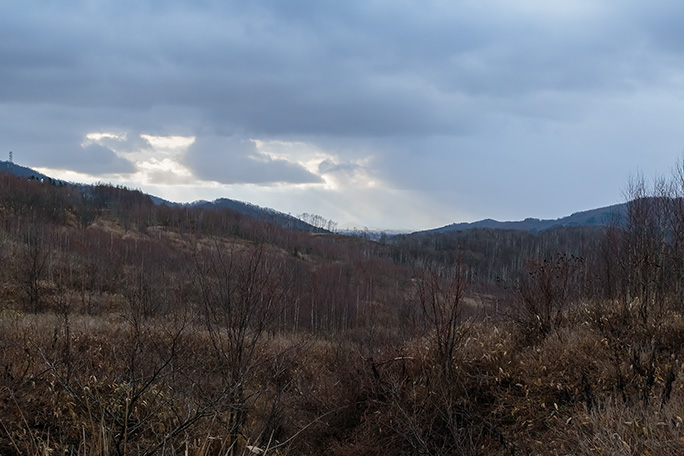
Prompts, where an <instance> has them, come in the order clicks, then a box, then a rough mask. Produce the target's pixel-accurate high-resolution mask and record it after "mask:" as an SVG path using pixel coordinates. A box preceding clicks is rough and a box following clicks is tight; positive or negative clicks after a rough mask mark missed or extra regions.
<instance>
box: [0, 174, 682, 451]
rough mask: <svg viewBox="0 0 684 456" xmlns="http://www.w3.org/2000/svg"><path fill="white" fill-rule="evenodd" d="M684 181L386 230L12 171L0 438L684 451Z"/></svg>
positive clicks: (3, 230)
mask: <svg viewBox="0 0 684 456" xmlns="http://www.w3.org/2000/svg"><path fill="white" fill-rule="evenodd" d="M683 192H684V185H682V182H681V180H678V179H674V180H673V181H672V182H671V183H669V182H666V181H660V182H658V183H657V184H656V185H655V186H654V187H653V188H648V187H647V186H646V185H645V183H644V182H643V181H640V180H636V181H635V182H633V183H632V184H631V186H630V189H629V199H630V203H629V208H628V214H627V218H626V221H625V223H623V224H615V226H612V227H609V228H606V229H585V228H575V229H558V230H553V231H552V232H545V233H541V234H539V235H531V234H529V233H514V232H501V231H492V230H477V231H472V232H468V233H457V234H452V235H448V234H439V235H427V236H422V237H419V236H409V237H404V238H398V239H397V240H395V241H393V242H391V243H389V244H378V243H373V242H369V241H367V240H363V239H356V238H348V237H344V236H336V235H330V236H312V235H311V234H308V233H302V232H296V231H290V230H286V229H283V228H279V227H276V226H273V225H271V224H268V223H266V222H259V221H256V220H253V219H249V218H246V217H241V216H239V215H238V214H235V213H233V212H230V211H227V210H223V211H221V210H199V209H193V208H189V207H167V206H155V205H154V204H153V203H152V201H151V200H150V199H149V198H148V197H146V196H145V195H143V194H142V193H140V192H134V191H129V190H126V189H122V188H114V187H109V186H96V187H88V188H84V189H79V188H76V187H72V186H65V185H55V183H51V182H38V181H31V180H25V179H19V178H15V177H12V176H7V175H2V174H0V245H2V249H1V250H0V255H1V258H2V264H3V268H2V269H1V270H0V298H1V299H2V307H1V309H0V348H1V349H0V404H1V405H0V454H3V455H5V454H7V455H12V454H32V455H38V454H41V455H42V454H49V453H52V454H73V455H94V454H98V455H124V454H131V455H132V454H148V455H150V454H165V455H181V454H183V455H185V454H195V455H224V454H280V455H286V454H293V455H294V454H297V455H299V454H333V455H352V454H354V455H358V454H368V455H370V454H407V455H408V454H411V455H412V454H443V455H451V454H465V455H468V454H471V455H479V454H482V455H484V454H494V455H496V454H499V455H511V454H567V455H569V454H605V455H608V454H611V455H612V454H652V455H655V454H681V453H682V452H684V384H683V383H682V369H684V364H683V363H684V357H683V355H684V349H683V348H682V347H684V344H683V342H684V305H682V302H683V301H682V299H683V296H684V294H682V293H683V292H682V290H684V287H682V283H683V282H682V279H684V262H683V260H682V258H684V256H683V255H684V252H683V251H682V249H683V248H684V247H683V246H684V234H683V233H684V205H682V198H681V196H682V194H683Z"/></svg>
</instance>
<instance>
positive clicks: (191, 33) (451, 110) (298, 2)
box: [0, 0, 684, 216]
mask: <svg viewBox="0 0 684 456" xmlns="http://www.w3.org/2000/svg"><path fill="white" fill-rule="evenodd" d="M683 16H684V6H682V5H681V4H680V3H679V2H675V1H664V2H657V3H649V4H645V3H643V2H639V1H636V0H627V1H624V2H613V1H607V0H605V1H596V2H594V1H577V0H573V1H558V2H541V1H531V2H508V1H505V0H485V1H481V2H462V1H454V2H441V1H432V0H428V1H404V2H394V1H389V0H381V1H377V2H367V1H360V0H358V1H355V0H352V1H344V2H340V1H326V0H323V1H320V0H318V1H314V0H292V1H287V2H282V1H276V0H267V1H261V2H221V1H215V0H200V1H193V2H188V1H182V0H170V1H165V2H156V1H152V0H146V1H132V0H123V1H116V2H115V1H111V0H109V1H108V0H105V1H101V2H90V1H86V0H75V1H70V2H53V1H47V0H38V1H36V2H1V3H0V62H2V65H0V147H5V148H6V149H7V150H14V151H15V157H17V159H19V158H20V157H23V158H24V159H25V162H24V163H25V164H27V165H32V166H45V167H64V166H68V167H71V168H73V169H75V170H83V171H88V172H92V173H101V172H105V171H104V169H105V168H107V167H110V168H111V169H112V170H118V171H119V172H127V171H126V170H128V171H130V169H131V166H132V165H130V164H129V163H128V162H127V161H126V160H122V159H119V158H118V157H116V156H115V155H114V154H113V153H112V149H113V150H117V152H119V151H120V150H121V147H124V146H125V147H127V148H129V149H136V148H138V149H139V148H146V147H148V146H149V145H145V144H144V143H136V144H134V143H131V144H121V143H117V144H108V143H107V142H106V141H103V142H101V143H100V144H101V146H103V147H101V148H93V147H88V148H86V149H83V148H82V147H81V146H80V144H81V143H82V141H83V137H84V135H85V134H87V133H90V132H96V131H102V132H107V131H114V132H128V133H129V136H128V138H129V141H133V140H134V139H135V138H138V137H139V136H138V134H139V133H143V134H151V135H185V136H195V137H196V138H197V141H196V143H195V144H194V145H193V146H192V147H191V148H190V150H189V151H188V153H187V154H186V156H185V158H184V160H185V162H184V164H185V165H187V166H188V167H189V168H190V169H191V170H192V171H193V172H194V173H195V175H196V176H198V177H201V178H203V179H210V180H216V181H219V182H224V183H247V182H248V183H254V184H268V185H270V184H272V183H274V182H290V183H310V182H320V177H318V176H316V175H314V174H311V173H309V172H308V171H307V170H306V169H305V168H303V167H302V166H300V165H298V164H297V163H293V162H288V161H285V160H281V159H270V158H268V157H267V156H264V155H259V154H258V153H257V151H255V150H254V146H253V143H251V142H249V141H247V139H249V138H252V139H264V140H267V139H283V140H288V141H304V142H308V143H313V144H315V145H320V147H325V148H327V149H330V150H333V151H335V154H337V155H338V158H339V160H338V162H339V163H353V159H356V158H359V152H358V149H359V148H362V149H364V150H367V155H372V156H373V157H374V160H373V163H374V164H375V165H376V169H373V170H371V171H372V173H373V174H374V175H377V176H378V177H380V178H381V179H382V182H384V184H385V185H388V186H392V187H394V188H407V189H411V190H413V191H420V192H424V194H425V195H433V196H434V197H435V198H436V199H439V200H440V201H445V202H446V201H449V199H452V200H458V201H455V202H453V203H452V204H454V205H466V204H467V205H469V206H470V207H473V208H475V207H481V208H483V209H481V211H482V213H481V215H483V216H496V213H490V212H487V211H488V210H490V209H489V208H497V209H496V210H500V211H501V212H504V211H506V210H507V209H506V208H513V207H515V211H526V212H527V213H526V214H521V215H523V216H526V215H539V216H543V215H544V213H539V214H532V213H531V212H532V210H530V209H524V208H525V207H527V208H537V207H538V208H546V209H544V210H545V211H547V212H548V211H564V210H565V206H564V207H563V208H559V207H556V206H554V205H553V201H554V200H555V201H561V200H568V202H567V205H571V204H572V202H571V201H570V200H569V197H568V196H567V195H568V194H571V193H572V191H573V189H574V188H575V187H576V186H577V178H576V176H585V177H586V179H589V177H591V176H597V175H601V176H606V175H611V176H612V175H615V176H617V177H615V178H605V177H604V178H602V179H593V178H592V179H593V180H591V181H587V182H585V183H583V184H582V187H583V188H585V189H587V190H586V192H585V193H583V194H582V195H579V196H577V198H582V202H578V203H577V206H576V207H573V208H572V209H573V210H580V209H583V208H585V207H586V206H591V205H594V204H597V203H598V202H599V200H600V202H609V203H612V202H614V201H612V200H611V198H613V195H615V194H616V193H617V194H619V189H614V188H612V186H614V185H615V184H616V181H621V180H622V179H624V178H625V175H626V173H628V172H631V171H634V170H635V169H637V168H641V169H643V170H644V171H646V172H648V171H649V170H650V168H649V167H651V168H652V169H653V172H655V171H657V169H656V165H655V164H656V163H657V164H658V166H660V165H661V164H662V163H664V162H668V161H672V160H671V158H672V157H674V156H676V154H678V153H680V151H681V134H680V130H681V128H680V126H678V125H677V124H676V121H675V119H678V118H681V114H682V111H684V109H683V108H682V102H680V101H679V100H682V99H684V83H683V82H682V80H681V74H684V44H683V43H684V31H683V30H684V29H682V27H681V26H680V24H679V22H680V18H681V17H683ZM222 138H223V139H222ZM226 138H232V139H226ZM236 138H240V139H236ZM654 144H655V145H656V146H655V147H656V149H655V150H657V151H658V152H657V153H656V155H657V158H653V157H654V156H655V155H654V152H653V150H654V147H653V146H652V145H654ZM107 147H108V149H107ZM1 150H2V149H0V151H1ZM644 150H649V151H650V152H649V157H650V158H649V159H646V157H645V154H644ZM91 157H99V158H98V160H97V161H93V162H89V161H88V160H90V159H91ZM581 160H583V161H584V162H585V163H586V162H587V160H590V163H591V171H586V170H583V167H582V165H581V164H579V163H580V161H581ZM331 163H332V162H330V163H328V165H330V164H331ZM559 164H563V166H560V167H559ZM321 166H324V165H323V164H321ZM322 169H323V168H322ZM326 169H328V168H326ZM569 170H573V171H572V173H574V174H572V175H571V173H570V171H569ZM333 171H334V172H348V173H353V172H354V170H353V169H346V170H345V169H340V168H338V169H333V168H330V171H329V172H333ZM558 172H560V173H561V174H562V175H560V176H558V175H556V177H555V178H554V179H549V178H548V177H547V176H548V175H552V174H553V173H558ZM155 176H156V178H155V179H156V180H157V181H160V182H161V181H164V180H165V179H166V178H165V177H164V174H158V175H157V174H155ZM175 178H179V177H178V176H176V177H175ZM169 179H170V178H169ZM484 182H488V183H487V184H484ZM541 186H551V187H555V188H556V190H555V191H553V192H552V191H550V190H548V189H546V191H544V192H543V195H539V194H538V193H537V192H538V191H539V188H540V187H541ZM609 186H611V188H610V189H609ZM474 189H479V190H478V191H475V190H474ZM511 189H515V191H512V190H511ZM498 195H506V198H505V199H507V200H510V199H511V198H517V199H518V200H517V201H515V202H514V203H511V202H510V201H509V202H508V203H506V202H505V201H504V202H501V203H500V202H499V201H498V200H497V198H498V199H501V197H500V196H498ZM217 196H220V195H217ZM606 200H610V201H606ZM312 201H313V200H312ZM471 201H472V202H471ZM525 201H527V203H526V202H525ZM498 208H501V209H498ZM314 210H315V208H305V209H304V210H302V212H304V211H309V212H311V211H314ZM540 210H541V209H540ZM512 211H513V209H511V211H509V212H506V213H507V214H510V213H512ZM469 213H475V210H470V211H469ZM558 215H562V214H558Z"/></svg>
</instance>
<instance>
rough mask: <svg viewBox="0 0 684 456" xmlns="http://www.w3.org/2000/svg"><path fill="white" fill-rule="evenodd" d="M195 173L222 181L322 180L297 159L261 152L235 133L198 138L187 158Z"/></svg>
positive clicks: (296, 181) (233, 182)
mask: <svg viewBox="0 0 684 456" xmlns="http://www.w3.org/2000/svg"><path fill="white" fill-rule="evenodd" d="M183 164H184V165H186V166H187V167H188V168H189V169H190V170H191V171H192V172H193V174H194V175H195V176H196V177H198V178H200V179H202V180H211V181H216V182H219V183H222V184H265V185H270V184H275V183H290V184H308V183H320V182H323V181H322V179H321V178H320V176H316V175H314V174H312V173H310V172H309V171H307V170H306V169H305V168H304V167H303V166H301V165H300V164H298V163H293V162H290V161H287V160H282V159H273V158H271V157H269V156H266V155H263V154H261V153H259V152H258V151H257V149H256V146H255V144H254V143H253V142H251V141H247V140H244V139H240V138H235V137H218V136H211V137H202V138H198V139H197V140H196V141H195V143H193V144H192V145H191V146H190V148H189V150H188V151H187V153H186V155H185V158H184V163H183Z"/></svg>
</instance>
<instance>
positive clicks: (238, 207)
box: [0, 160, 627, 238]
mask: <svg viewBox="0 0 684 456" xmlns="http://www.w3.org/2000/svg"><path fill="white" fill-rule="evenodd" d="M0 172H7V173H11V174H14V175H15V176H19V177H25V178H29V179H30V178H35V179H40V180H43V179H44V180H50V181H53V182H57V183H64V184H66V182H64V181H60V180H57V179H53V178H51V177H49V176H46V175H45V174H42V173H39V172H38V171H35V170H33V169H31V168H28V167H25V166H20V165H17V164H15V163H13V162H10V161H3V160H0ZM73 185H75V186H77V187H79V188H87V187H89V186H88V185H85V184H73ZM148 196H149V197H150V198H151V199H152V201H153V202H154V203H155V204H157V205H162V204H164V205H168V206H189V207H199V208H203V209H208V210H211V209H228V210H232V211H234V212H237V213H239V214H242V215H244V216H247V217H251V218H254V219H258V220H264V221H267V222H270V223H273V224H275V225H278V226H281V227H284V228H289V229H294V230H300V231H310V232H327V230H324V229H322V228H318V227H315V226H313V225H311V224H309V223H307V222H305V221H303V220H300V219H299V218H297V217H293V216H292V215H289V214H285V213H283V212H280V211H277V210H275V209H270V208H264V207H261V206H257V205H255V204H251V203H246V202H243V201H237V200H233V199H229V198H219V199H216V200H214V201H195V202H193V203H186V204H182V203H175V202H171V201H167V200H164V199H162V198H159V197H156V196H153V195H148ZM626 210H627V203H622V204H615V205H612V206H607V207H602V208H598V209H591V210H588V211H582V212H575V213H574V214H572V215H569V216H567V217H562V218H559V219H555V220H540V219H536V218H526V219H525V220H520V221H505V222H500V221H497V220H493V219H484V220H480V221H477V222H471V223H468V222H464V223H453V224H451V225H446V226H443V227H440V228H434V229H430V230H424V231H417V232H416V233H447V232H451V231H467V230H471V229H476V228H488V229H500V230H518V231H529V232H532V233H538V232H541V231H546V230H550V229H553V228H558V227H572V226H594V227H600V226H607V225H609V224H611V223H613V222H614V221H615V220H616V218H620V217H622V216H624V214H626ZM348 234H352V233H348ZM354 234H356V235H359V234H358V233H354ZM375 234H377V237H378V238H379V237H380V236H381V234H383V233H380V232H378V233H375ZM360 236H362V237H369V238H374V236H370V235H369V233H368V232H367V231H363V232H362V235H360Z"/></svg>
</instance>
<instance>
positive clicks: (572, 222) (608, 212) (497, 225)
mask: <svg viewBox="0 0 684 456" xmlns="http://www.w3.org/2000/svg"><path fill="white" fill-rule="evenodd" d="M626 207H627V205H626V204H624V203H623V204H615V205H612V206H607V207H602V208H598V209H591V210H588V211H582V212H576V213H574V214H572V215H569V216H567V217H562V218H559V219H555V220H540V219H535V218H526V219H525V220H520V221H509V222H499V221H496V220H492V219H485V220H480V221H477V222H472V223H454V224H451V225H446V226H443V227H441V228H435V229H432V230H427V232H436V233H444V232H449V231H465V230H471V229H474V228H488V229H499V230H520V231H529V232H531V233H539V232H541V231H546V230H551V229H554V228H559V227H573V226H588V227H602V226H609V225H611V224H613V223H615V221H616V220H619V219H620V218H622V217H623V216H624V213H625V210H626Z"/></svg>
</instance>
